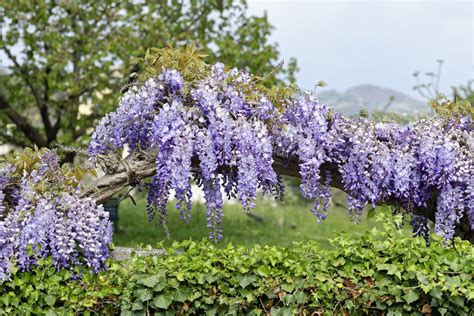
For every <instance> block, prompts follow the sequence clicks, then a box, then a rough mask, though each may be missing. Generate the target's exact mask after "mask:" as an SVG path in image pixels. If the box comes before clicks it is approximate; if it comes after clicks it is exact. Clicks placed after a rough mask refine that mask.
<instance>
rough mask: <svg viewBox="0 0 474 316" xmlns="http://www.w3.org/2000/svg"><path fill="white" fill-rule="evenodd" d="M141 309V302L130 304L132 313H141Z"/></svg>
mask: <svg viewBox="0 0 474 316" xmlns="http://www.w3.org/2000/svg"><path fill="white" fill-rule="evenodd" d="M143 308H144V306H143V303H142V302H141V301H135V303H133V304H132V311H141V310H143Z"/></svg>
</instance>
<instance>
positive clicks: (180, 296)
mask: <svg viewBox="0 0 474 316" xmlns="http://www.w3.org/2000/svg"><path fill="white" fill-rule="evenodd" d="M190 295H191V291H190V290H189V289H188V288H185V287H179V288H177V289H176V290H175V291H174V292H173V299H174V300H175V301H176V302H181V303H184V302H185V301H186V300H189V299H190Z"/></svg>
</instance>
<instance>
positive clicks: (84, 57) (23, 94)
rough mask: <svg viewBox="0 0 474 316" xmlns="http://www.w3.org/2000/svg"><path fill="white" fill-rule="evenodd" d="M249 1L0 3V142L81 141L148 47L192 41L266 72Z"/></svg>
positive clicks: (267, 49)
mask: <svg viewBox="0 0 474 316" xmlns="http://www.w3.org/2000/svg"><path fill="white" fill-rule="evenodd" d="M246 8H247V6H246V3H245V1H240V0H236V1H222V0H213V1H203V0H193V1H184V0H178V1H175V0H173V1H131V0H127V1H60V2H58V1H52V0H43V1H34V2H32V1H15V2H8V1H2V2H1V3H0V29H1V33H0V52H1V53H0V57H1V61H0V67H2V68H4V69H3V70H2V72H3V74H2V75H1V76H0V126H1V128H0V143H1V142H5V143H10V144H14V145H18V146H20V147H26V146H30V147H31V146H32V145H33V144H36V145H37V146H39V147H49V148H51V147H52V146H54V145H56V144H58V143H61V144H65V145H85V144H87V140H88V136H89V135H90V132H91V131H92V130H93V127H94V125H95V121H96V119H98V118H100V117H102V116H103V115H104V114H105V113H107V112H110V111H111V110H113V109H114V108H115V107H116V100H117V98H118V96H119V95H120V91H121V88H122V87H123V86H124V85H126V84H127V83H129V75H130V74H132V73H134V72H136V71H137V70H139V69H138V68H137V66H136V64H135V65H133V64H131V62H130V61H131V59H132V57H140V56H141V57H143V56H145V53H146V50H147V48H149V47H165V46H167V45H172V46H181V45H185V44H190V43H191V42H193V43H195V44H196V47H197V49H198V50H199V51H201V52H203V53H205V54H207V55H209V57H208V58H209V60H211V61H216V60H221V61H223V62H225V63H226V64H228V65H231V66H237V67H239V68H243V69H247V70H249V71H252V72H253V73H257V74H265V73H269V72H271V71H272V69H273V67H274V66H272V64H273V65H274V64H276V63H277V62H278V61H279V60H278V58H279V53H278V50H277V46H276V44H273V43H270V42H269V36H270V34H271V31H272V26H271V25H270V24H269V22H268V20H267V17H266V16H261V17H255V16H248V15H247V12H246ZM295 70H296V63H295V62H294V61H290V63H289V64H288V65H287V67H286V68H285V67H280V68H278V69H277V71H276V72H272V74H271V76H269V77H267V78H266V80H267V81H268V82H270V83H276V82H278V81H280V80H291V79H292V78H293V73H294V71H295ZM80 110H81V111H80ZM71 158H72V156H70V157H69V159H68V160H70V159H71Z"/></svg>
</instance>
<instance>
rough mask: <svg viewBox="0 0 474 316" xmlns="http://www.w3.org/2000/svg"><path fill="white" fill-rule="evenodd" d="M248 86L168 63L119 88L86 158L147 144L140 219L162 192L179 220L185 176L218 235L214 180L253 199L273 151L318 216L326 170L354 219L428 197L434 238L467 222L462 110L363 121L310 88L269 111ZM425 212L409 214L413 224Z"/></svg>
mask: <svg viewBox="0 0 474 316" xmlns="http://www.w3.org/2000/svg"><path fill="white" fill-rule="evenodd" d="M254 85H255V83H254V82H253V81H252V77H251V76H250V75H249V74H248V73H247V72H245V71H240V70H238V69H232V70H228V71H227V70H226V69H225V67H224V65H223V64H220V63H218V64H215V65H214V66H212V67H211V68H210V69H209V75H208V76H207V77H206V78H203V79H200V80H197V81H195V82H190V83H187V82H185V81H184V80H183V78H182V76H181V75H180V74H179V72H178V71H176V70H169V69H168V70H164V71H163V72H162V73H161V75H159V76H158V77H157V78H153V79H150V80H149V81H147V82H146V83H145V84H143V85H141V86H138V87H136V88H134V89H132V90H130V91H129V92H127V94H126V95H125V96H124V97H123V99H122V101H121V102H120V106H119V109H118V110H117V111H115V112H114V113H111V114H109V115H108V116H107V117H105V118H104V119H103V121H102V122H101V124H99V126H98V127H97V129H96V131H95V133H94V135H93V138H92V141H91V145H90V152H91V155H92V157H93V158H94V157H95V156H96V155H98V154H101V153H106V152H107V151H117V150H123V149H124V148H125V145H127V146H128V147H129V148H130V149H131V150H135V149H136V148H138V147H139V148H150V149H152V151H151V152H154V153H156V175H155V176H153V178H152V180H151V182H150V184H149V185H148V187H149V197H148V207H147V208H148V212H149V215H150V218H152V217H154V216H155V214H156V213H159V214H160V215H159V218H160V220H161V222H162V223H163V224H165V223H166V203H167V201H168V199H169V197H170V193H171V192H172V191H174V192H176V194H175V196H176V199H177V208H178V210H179V212H180V214H181V218H182V219H183V220H185V221H188V220H189V216H190V207H191V181H192V180H193V179H194V180H195V183H196V184H198V185H200V186H201V187H202V188H203V190H204V194H205V199H206V205H207V218H208V226H209V227H210V228H211V234H210V237H211V238H212V239H213V240H217V239H219V238H220V237H221V234H222V230H221V220H222V216H223V213H222V193H221V189H222V190H223V191H224V192H225V193H226V194H227V195H228V196H229V197H237V198H238V199H240V201H241V203H242V206H243V208H244V209H245V210H250V209H251V208H253V207H254V205H255V204H254V203H255V199H256V195H257V192H258V191H259V190H261V191H263V192H272V193H277V194H278V192H279V191H280V188H281V187H282V185H281V182H280V179H279V177H278V176H277V175H276V173H275V172H274V170H273V163H274V158H275V157H277V158H278V159H280V160H282V161H285V159H286V160H288V161H292V162H293V163H294V162H297V163H298V166H299V174H300V176H301V180H302V182H301V186H300V191H301V193H302V195H303V196H304V197H306V198H309V199H312V200H313V201H314V207H313V209H312V210H311V211H312V212H313V213H314V214H315V216H316V218H317V219H318V221H319V220H322V219H324V218H326V216H327V215H328V214H327V210H328V206H329V202H330V199H331V190H330V186H331V184H332V181H333V179H334V178H336V177H337V179H338V181H341V182H342V187H343V188H344V190H345V191H346V192H347V193H348V194H349V198H348V208H349V212H350V214H351V215H352V217H353V219H354V220H355V221H358V220H359V217H360V214H361V212H362V210H363V208H364V207H365V206H366V205H367V204H372V205H375V204H380V203H384V202H394V201H395V202H396V204H398V205H399V206H400V207H402V208H403V209H405V210H406V211H408V212H414V211H415V209H417V208H420V207H428V206H433V205H435V207H436V219H435V225H434V226H435V231H436V232H437V233H439V234H441V235H443V236H444V237H445V238H446V239H451V238H452V237H453V235H454V227H455V225H456V223H457V222H458V221H459V220H460V219H461V218H462V217H463V216H468V217H469V221H470V223H471V225H472V226H473V227H474V206H473V201H474V193H473V181H474V180H473V179H474V157H473V152H474V127H473V122H472V119H471V118H469V117H459V118H454V119H449V120H448V119H444V118H440V117H434V118H431V119H429V120H422V121H419V122H415V123H413V124H410V125H400V124H396V123H377V124H373V123H372V122H370V121H369V120H367V119H364V118H357V119H350V118H346V117H344V116H342V115H340V114H338V113H335V112H334V111H333V110H332V109H331V108H329V107H328V106H326V105H324V104H322V103H320V102H319V101H318V99H317V97H316V95H315V94H314V92H307V93H305V94H303V95H298V96H294V97H291V98H289V99H288V100H285V102H284V104H285V107H284V108H283V109H281V108H279V109H277V107H275V106H274V104H272V102H271V101H270V98H269V96H266V95H264V94H263V93H262V92H261V90H259V89H257V88H255V89H253V87H254ZM242 86H245V87H246V89H245V90H242V89H241V88H240V87H242ZM244 91H245V92H244ZM249 95H251V98H249ZM251 100H252V101H251ZM255 100H258V101H255ZM328 166H331V169H330V170H329V169H327V168H328ZM321 170H325V173H323V174H321ZM434 192H436V197H437V200H436V201H434V199H435V195H434V194H433V193H434ZM425 220H426V218H424V219H422V220H421V219H414V220H413V221H412V222H413V223H414V227H415V228H416V227H421V226H422V225H421V224H419V223H422V222H423V221H425ZM420 225H421V226H420ZM423 227H424V228H423V229H421V228H417V230H418V231H423V233H425V231H426V227H428V226H426V225H425V226H423ZM420 229H421V230H420Z"/></svg>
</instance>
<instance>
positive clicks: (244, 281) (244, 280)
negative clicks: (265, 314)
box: [237, 275, 256, 289]
mask: <svg viewBox="0 0 474 316" xmlns="http://www.w3.org/2000/svg"><path fill="white" fill-rule="evenodd" d="M255 280H256V278H255V276H253V275H252V276H249V275H243V276H242V275H240V276H238V277H237V281H239V284H240V286H241V287H242V288H244V289H245V288H246V287H247V286H248V285H249V284H251V283H253V282H254V281H255Z"/></svg>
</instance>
